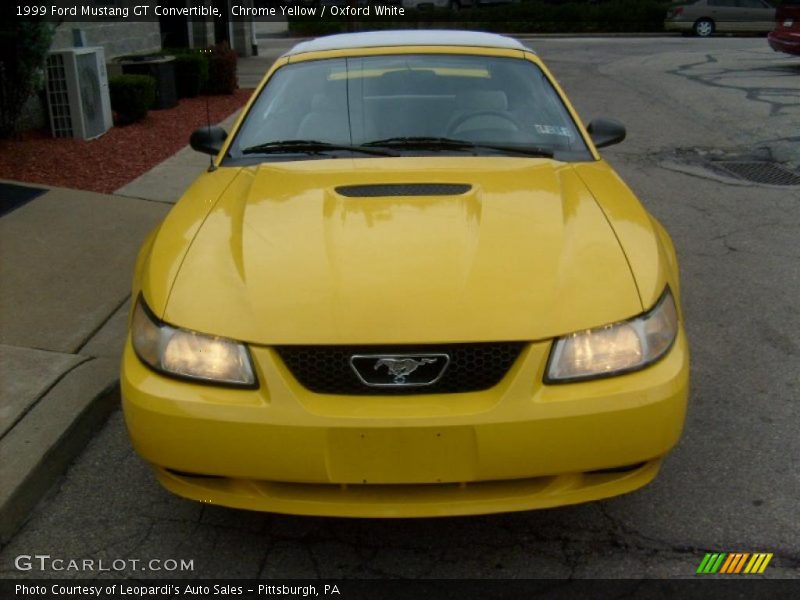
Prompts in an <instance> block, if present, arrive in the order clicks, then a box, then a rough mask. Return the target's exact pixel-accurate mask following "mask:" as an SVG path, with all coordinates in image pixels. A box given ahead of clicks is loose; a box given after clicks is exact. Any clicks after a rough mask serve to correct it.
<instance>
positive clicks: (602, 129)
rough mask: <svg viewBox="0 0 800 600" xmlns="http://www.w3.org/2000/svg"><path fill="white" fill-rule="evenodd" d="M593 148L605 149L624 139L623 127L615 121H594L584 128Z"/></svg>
mask: <svg viewBox="0 0 800 600" xmlns="http://www.w3.org/2000/svg"><path fill="white" fill-rule="evenodd" d="M586 131H588V132H589V135H590V136H591V138H592V141H593V142H594V145H595V147H597V148H605V147H606V146H613V145H614V144H619V143H620V142H621V141H622V140H624V139H625V125H623V124H622V123H620V122H619V121H617V120H616V119H595V120H594V121H592V122H591V123H589V126H588V127H587V128H586Z"/></svg>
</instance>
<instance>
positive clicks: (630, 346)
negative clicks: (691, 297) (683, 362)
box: [545, 288, 678, 383]
mask: <svg viewBox="0 0 800 600" xmlns="http://www.w3.org/2000/svg"><path fill="white" fill-rule="evenodd" d="M677 335H678V311H677V309H676V308H675V300H674V299H673V298H672V293H671V292H670V291H669V288H667V289H666V290H665V291H664V293H663V294H662V296H661V299H660V300H659V301H658V302H657V303H656V305H655V307H654V308H653V309H652V310H650V311H649V312H647V313H645V314H643V315H641V316H639V317H636V318H634V319H631V320H630V321H623V322H621V323H613V324H611V325H605V326H603V327H598V328H597V329H589V330H586V331H579V332H576V333H571V334H569V335H567V336H565V337H562V338H559V339H557V340H556V341H555V343H554V344H553V348H552V350H551V351H550V360H549V361H548V364H547V372H546V376H545V383H558V382H565V381H576V380H581V379H590V378H597V377H608V376H611V375H618V374H621V373H626V372H628V371H636V370H638V369H642V368H644V367H646V366H647V365H649V364H652V363H654V362H655V361H657V360H658V359H659V358H661V357H662V356H664V354H666V353H667V351H668V350H669V349H670V348H671V347H672V343H673V342H674V341H675V337H676V336H677Z"/></svg>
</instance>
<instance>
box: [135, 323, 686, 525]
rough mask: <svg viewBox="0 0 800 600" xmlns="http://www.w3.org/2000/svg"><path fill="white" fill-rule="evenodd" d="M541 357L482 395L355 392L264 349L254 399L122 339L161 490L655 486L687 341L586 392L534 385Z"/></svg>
mask: <svg viewBox="0 0 800 600" xmlns="http://www.w3.org/2000/svg"><path fill="white" fill-rule="evenodd" d="M549 348H550V343H549V342H542V343H533V344H530V345H528V346H527V348H526V349H525V350H524V351H523V352H522V354H521V355H520V357H519V359H518V360H517V362H516V363H515V364H514V366H513V367H512V369H511V370H510V372H509V373H508V375H507V376H506V377H505V379H504V380H503V381H502V382H501V383H500V384H498V385H497V386H495V387H494V388H492V389H490V390H486V391H483V392H473V393H465V394H441V395H412V396H360V397H351V396H336V395H323V394H313V393H311V392H308V391H307V390H305V389H304V388H302V387H301V386H300V385H299V384H298V383H297V381H296V380H295V379H294V378H293V377H292V375H291V374H290V373H289V372H288V371H287V370H286V368H285V367H284V366H283V364H282V363H281V361H280V359H279V358H278V357H277V355H276V353H275V352H274V351H272V350H271V349H268V348H253V349H252V352H253V358H254V362H255V364H256V369H257V372H258V373H257V374H258V377H259V380H260V381H261V382H262V385H261V387H260V388H259V389H257V390H239V389H227V388H220V387H211V386H206V385H200V384H195V383H188V382H186V381H179V380H175V379H171V378H167V377H164V376H162V375H159V374H157V373H154V372H153V371H151V370H150V369H148V368H147V367H145V366H144V365H142V364H141V363H140V362H139V360H138V358H137V357H136V356H135V354H134V352H133V349H132V347H131V345H130V340H128V343H127V345H126V349H125V354H124V358H123V369H122V394H123V408H124V412H125V419H126V423H127V426H128V429H129V432H130V435H131V439H132V441H133V445H134V447H135V448H136V450H137V451H138V452H139V453H140V454H141V455H142V456H143V457H144V458H145V459H146V460H147V461H149V462H150V463H152V464H153V465H154V467H155V468H156V473H157V476H158V479H159V481H160V482H161V483H162V484H163V485H164V486H165V487H167V488H168V489H170V490H171V491H173V492H175V493H177V494H179V495H182V496H186V497H189V498H193V499H196V500H201V501H206V502H211V503H214V504H221V505H226V506H232V507H239V508H248V509H255V510H266V511H272V512H282V513H292V514H306V515H335V516H361V517H405V516H440V515H458V514H477V513H490V512H506V511H514V510H527V509H532V508H545V507H550V506H558V505H563V504H573V503H578V502H586V501H590V500H596V499H600V498H605V497H610V496H615V495H618V494H622V493H625V492H628V491H632V490H634V489H636V488H638V487H641V486H643V485H645V484H646V483H648V482H649V481H650V480H652V478H653V477H655V475H656V473H657V471H658V467H659V464H660V459H661V458H662V457H663V456H664V455H665V454H666V453H667V452H668V451H669V450H670V449H671V448H672V446H673V445H674V444H675V443H676V442H677V440H678V438H679V436H680V433H681V430H682V427H683V421H684V415H685V410H686V400H687V395H688V349H687V345H686V340H685V336H684V334H683V332H681V333H680V334H679V336H678V339H677V340H676V343H675V345H674V346H673V348H672V349H671V350H670V352H669V353H668V354H667V356H665V357H664V358H663V359H662V360H661V361H659V362H658V363H656V364H655V365H653V366H651V367H649V368H647V369H645V370H643V371H639V372H637V373H631V374H627V375H622V376H619V377H613V378H609V379H603V380H596V381H589V382H583V383H572V384H562V385H543V384H542V383H541V382H542V374H543V370H544V365H545V363H546V361H547V355H548V352H549ZM619 467H623V469H618V470H613V469H617V468H619ZM609 469H612V471H605V472H599V473H598V472H597V471H600V470H609Z"/></svg>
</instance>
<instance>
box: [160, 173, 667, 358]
mask: <svg viewBox="0 0 800 600" xmlns="http://www.w3.org/2000/svg"><path fill="white" fill-rule="evenodd" d="M606 168H607V167H606ZM426 181H436V182H440V183H447V182H453V183H464V182H465V181H466V182H468V183H470V184H472V186H473V189H472V191H470V192H468V193H466V194H463V195H460V196H446V197H413V198H404V197H391V198H385V197H383V198H352V197H344V196H341V195H340V194H338V193H337V192H336V190H335V188H336V187H337V186H339V185H345V184H348V185H357V184H359V183H398V182H402V183H415V182H416V183H419V182H426ZM633 204H634V205H635V206H638V203H636V202H635V200H633ZM411 282H413V285H409V284H410V283H411ZM499 290H503V292H502V293H498V291H499ZM662 291H663V287H662ZM148 292H149V290H148V289H147V288H146V289H145V297H146V298H147V300H148V301H150V294H149V293H148ZM643 308H644V307H643V306H642V304H641V302H640V301H639V298H638V295H637V291H636V284H635V282H634V280H633V277H632V275H631V272H630V269H629V268H628V265H627V262H626V259H625V253H624V252H623V251H622V250H621V248H620V246H619V243H618V242H617V239H616V237H615V235H614V232H613V230H612V229H611V227H610V226H609V225H608V223H607V221H606V218H605V216H604V214H603V211H602V210H601V209H600V208H599V206H598V204H597V202H595V200H594V198H593V196H592V194H591V193H589V191H588V190H587V188H586V187H585V186H584V184H583V182H582V181H581V178H580V177H578V176H577V174H576V173H575V169H574V167H573V166H571V165H568V164H563V163H558V162H555V161H551V160H547V159H542V160H531V159H524V158H508V157H468V158H462V157H441V158H437V157H408V158H405V157H404V158H366V159H354V160H350V159H336V160H314V161H293V162H285V163H268V164H263V165H260V166H258V167H249V168H244V169H241V170H240V171H239V174H238V176H237V177H236V178H235V180H234V181H233V182H232V183H231V184H230V185H229V187H228V188H227V190H226V191H225V193H224V194H223V196H222V198H221V199H220V200H219V201H218V202H217V203H216V205H215V206H214V208H213V209H212V210H211V211H210V213H209V214H208V216H207V218H206V220H205V224H204V226H203V228H202V230H201V231H200V232H199V233H197V237H196V239H195V242H194V244H193V245H192V247H191V249H190V250H189V251H188V252H187V253H186V254H185V258H184V260H183V264H182V267H181V270H180V274H179V275H178V276H177V278H176V279H175V282H174V285H173V287H172V292H171V294H170V298H169V303H168V305H167V307H166V310H164V311H163V312H161V313H160V315H159V316H162V318H163V319H164V320H166V321H167V322H171V323H176V324H180V325H181V326H182V327H186V328H188V329H193V330H196V331H202V332H209V333H214V334H217V335H222V336H225V337H229V338H233V339H238V340H244V341H248V342H252V343H257V344H336V343H384V344H385V343H426V342H439V343H442V342H459V341H465V342H469V341H497V340H505V341H507V340H515V339H516V340H538V339H546V338H550V337H553V336H556V335H560V334H563V333H568V332H570V331H574V330H577V329H582V328H587V327H594V326H596V325H597V324H598V323H610V322H613V321H619V320H622V319H626V318H629V317H632V316H634V315H637V314H639V313H640V312H642V310H643Z"/></svg>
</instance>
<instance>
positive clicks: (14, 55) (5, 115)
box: [0, 11, 53, 137]
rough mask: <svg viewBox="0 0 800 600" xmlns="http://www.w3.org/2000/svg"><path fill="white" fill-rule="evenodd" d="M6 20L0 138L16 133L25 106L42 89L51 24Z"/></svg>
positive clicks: (0, 58)
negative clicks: (32, 95)
mask: <svg viewBox="0 0 800 600" xmlns="http://www.w3.org/2000/svg"><path fill="white" fill-rule="evenodd" d="M8 12H11V11H8ZM5 17H6V18H4V19H2V20H1V21H0V137H9V136H11V135H13V134H14V133H16V131H17V126H18V123H19V118H20V116H21V114H22V109H23V107H24V106H25V102H26V101H27V100H28V98H29V97H30V96H31V94H33V93H34V92H36V91H37V90H38V89H39V88H40V87H41V85H42V72H43V71H42V69H43V67H44V62H45V59H46V58H47V51H48V49H49V48H50V41H51V40H52V38H53V26H52V24H50V23H47V22H45V21H44V20H43V19H38V18H35V17H34V18H30V17H28V18H22V17H17V16H12V15H8V13H6V15H5Z"/></svg>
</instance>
